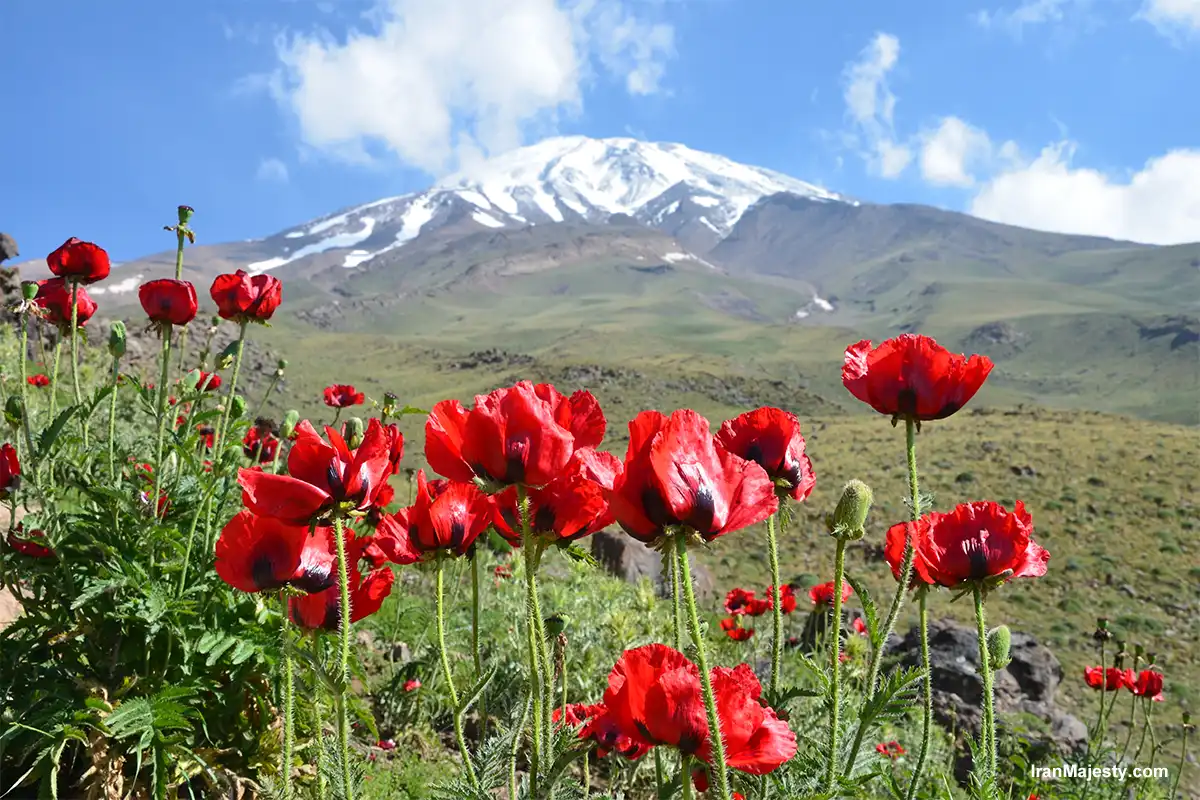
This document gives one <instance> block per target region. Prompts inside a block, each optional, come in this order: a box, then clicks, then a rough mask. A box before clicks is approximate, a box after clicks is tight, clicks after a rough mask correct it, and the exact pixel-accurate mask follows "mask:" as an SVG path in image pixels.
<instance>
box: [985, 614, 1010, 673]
mask: <svg viewBox="0 0 1200 800" xmlns="http://www.w3.org/2000/svg"><path fill="white" fill-rule="evenodd" d="M987 647H988V660H989V661H991V663H992V669H1004V668H1005V667H1007V666H1008V665H1009V664H1010V663H1012V656H1011V650H1012V632H1011V631H1009V629H1008V626H1007V625H1000V626H998V627H996V628H992V630H991V631H989V632H988V637H987Z"/></svg>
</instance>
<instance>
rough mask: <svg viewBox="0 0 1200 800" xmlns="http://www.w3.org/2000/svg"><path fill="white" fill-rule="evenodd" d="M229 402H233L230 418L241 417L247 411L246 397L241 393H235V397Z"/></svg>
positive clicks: (230, 408)
mask: <svg viewBox="0 0 1200 800" xmlns="http://www.w3.org/2000/svg"><path fill="white" fill-rule="evenodd" d="M229 402H231V403H232V404H233V405H231V406H230V407H229V418H230V419H241V418H242V414H245V413H246V398H244V397H242V396H241V395H240V394H235V395H234V396H233V399H232V400H230V401H229Z"/></svg>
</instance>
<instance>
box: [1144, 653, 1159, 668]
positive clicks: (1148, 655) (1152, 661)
mask: <svg viewBox="0 0 1200 800" xmlns="http://www.w3.org/2000/svg"><path fill="white" fill-rule="evenodd" d="M1157 663H1158V661H1157V660H1156V659H1155V658H1154V653H1146V664H1147V665H1148V666H1153V665H1155V664H1157Z"/></svg>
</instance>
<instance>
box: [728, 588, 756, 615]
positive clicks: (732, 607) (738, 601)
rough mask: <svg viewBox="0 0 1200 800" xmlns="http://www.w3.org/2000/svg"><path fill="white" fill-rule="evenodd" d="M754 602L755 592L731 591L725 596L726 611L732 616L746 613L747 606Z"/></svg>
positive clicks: (744, 590) (740, 589)
mask: <svg viewBox="0 0 1200 800" xmlns="http://www.w3.org/2000/svg"><path fill="white" fill-rule="evenodd" d="M752 600H754V592H752V591H750V590H749V589H742V588H737V589H730V590H729V594H727V595H725V611H726V613H728V614H730V615H732V616H738V615H741V614H745V613H746V608H747V606H749V605H750V602H751V601H752Z"/></svg>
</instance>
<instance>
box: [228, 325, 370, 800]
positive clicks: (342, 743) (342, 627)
mask: <svg viewBox="0 0 1200 800" xmlns="http://www.w3.org/2000/svg"><path fill="white" fill-rule="evenodd" d="M245 331H246V326H245V325H244V324H243V325H242V335H243V337H244V336H245ZM241 355H242V349H241V347H238V360H241ZM234 363H235V366H234V373H233V375H234V380H236V379H237V367H236V363H237V362H234ZM230 391H231V392H232V389H231V390H230ZM232 396H233V395H232V394H230V397H232ZM333 537H334V539H335V540H336V542H337V565H338V590H339V592H340V595H341V597H340V605H339V606H338V608H339V611H340V612H341V613H340V614H339V615H338V629H339V631H340V632H341V657H340V660H339V665H338V682H337V683H338V686H337V689H338V692H337V714H338V755H339V756H340V764H339V766H340V767H341V770H342V796H343V797H344V798H345V800H354V779H353V777H352V775H351V769H350V716H349V714H348V712H347V710H346V692H347V691H349V688H350V628H351V622H350V619H351V613H350V568H349V564H347V563H346V537H345V536H344V535H343V534H342V520H341V518H340V517H338V518H337V519H335V520H334V522H333Z"/></svg>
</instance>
